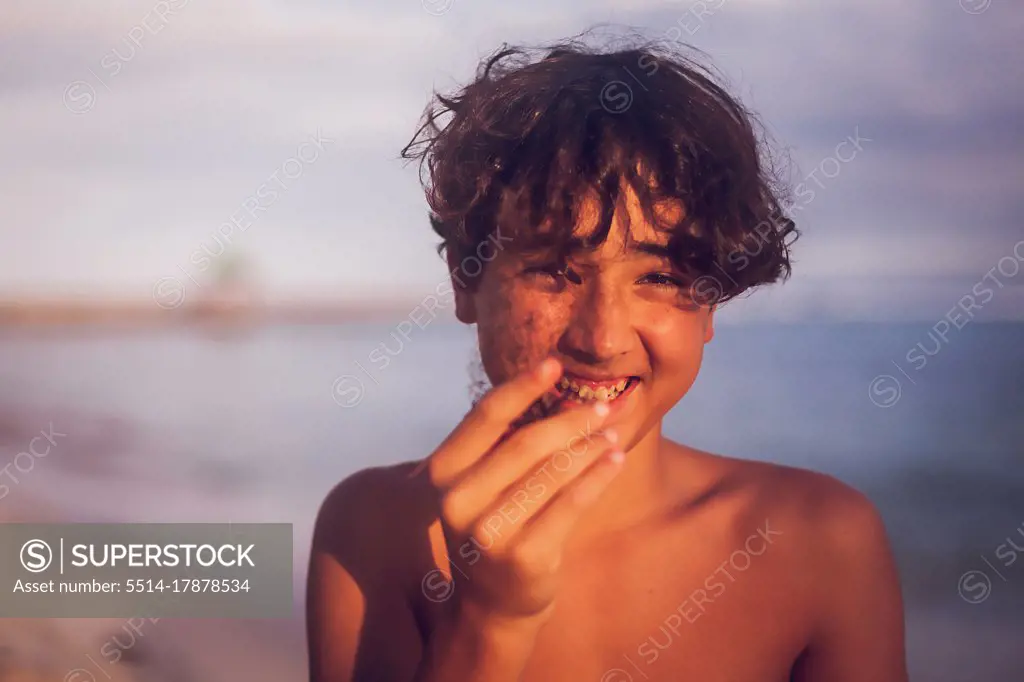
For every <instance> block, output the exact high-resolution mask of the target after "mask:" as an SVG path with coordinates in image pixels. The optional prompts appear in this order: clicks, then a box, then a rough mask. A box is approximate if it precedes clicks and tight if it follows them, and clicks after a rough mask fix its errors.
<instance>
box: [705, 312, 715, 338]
mask: <svg viewBox="0 0 1024 682" xmlns="http://www.w3.org/2000/svg"><path fill="white" fill-rule="evenodd" d="M716 308H717V306H711V307H710V308H709V309H708V316H707V317H706V318H705V319H704V343H709V342H710V341H711V339H713V338H715V309H716Z"/></svg>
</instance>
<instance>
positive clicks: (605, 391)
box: [556, 377, 629, 402]
mask: <svg viewBox="0 0 1024 682" xmlns="http://www.w3.org/2000/svg"><path fill="white" fill-rule="evenodd" d="M556 385H557V386H558V388H559V389H560V390H562V391H565V392H566V397H567V398H569V399H570V400H575V401H576V402H592V401H595V400H600V401H603V402H610V401H612V400H615V398H617V397H619V394H620V393H622V392H623V391H624V390H625V389H626V386H628V385H629V379H622V380H621V381H619V383H617V384H615V385H614V386H600V387H598V388H591V387H590V386H580V385H579V384H577V383H576V382H574V381H570V380H569V379H566V378H565V377H562V378H561V379H559V380H558V383H557V384H556Z"/></svg>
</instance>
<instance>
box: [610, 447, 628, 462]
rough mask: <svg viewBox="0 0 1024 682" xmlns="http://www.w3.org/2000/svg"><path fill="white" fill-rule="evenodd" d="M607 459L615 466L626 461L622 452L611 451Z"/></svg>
mask: <svg viewBox="0 0 1024 682" xmlns="http://www.w3.org/2000/svg"><path fill="white" fill-rule="evenodd" d="M608 459H610V460H611V461H613V462H615V463H616V464H622V463H623V462H624V461H626V453H624V452H623V451H622V450H613V451H612V453H611V454H610V455H608Z"/></svg>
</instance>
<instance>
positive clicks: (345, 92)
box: [0, 0, 1024, 319]
mask: <svg viewBox="0 0 1024 682" xmlns="http://www.w3.org/2000/svg"><path fill="white" fill-rule="evenodd" d="M947 5H948V6H947ZM158 8H162V9H161V10H160V11H158ZM172 9H173V11H171V10H172ZM1021 15H1022V13H1019V12H1013V11H1011V10H1010V8H1009V7H1008V6H1006V5H1005V3H1004V4H1000V3H993V4H992V6H991V7H990V8H989V9H988V10H987V11H985V12H984V13H981V14H975V15H972V14H968V13H966V12H964V11H962V10H961V9H960V7H959V5H958V4H957V3H955V2H951V3H946V4H944V5H941V6H937V5H936V4H935V3H931V2H926V1H925V0H912V1H910V2H905V3H898V4H893V3H890V2H882V1H881V0H870V1H862V2H853V1H850V2H841V3H829V4H818V5H808V4H807V3H797V2H795V1H794V0H776V1H772V2H768V1H765V0H722V1H715V2H712V1H710V0H709V1H708V2H705V3H703V4H702V3H686V2H683V3H680V2H657V1H653V0H650V1H644V2H629V3H626V2H623V1H622V0H603V2H599V3H584V2H582V1H574V2H568V3H557V4H552V3H549V2H544V3H542V2H539V1H538V0H527V1H526V2H521V3H512V4H510V3H499V2H479V1H476V0H474V1H473V2H469V1H468V0H454V1H453V2H451V1H449V0H429V1H428V0H423V1H422V2H406V1H403V2H399V1H397V0H393V1H389V2H381V3H373V4H364V5H359V6H354V5H351V4H348V5H344V6H343V5H338V4H337V3H333V2H326V1H314V0H306V1H300V0H296V1H293V2H283V1H273V0H263V1H252V0H215V1H213V0H204V1H203V2H198V1H197V0H190V1H188V2H186V0H166V3H165V4H161V3H158V2H155V1H154V2H150V1H149V0H146V1H141V0H116V1H112V2H107V3H102V4H101V5H94V4H92V3H85V2H72V3H65V2H60V1H58V0H39V1H34V0H10V1H8V2H6V3H3V4H2V5H0V59H3V61H4V63H7V64H15V65H17V66H16V67H15V68H9V69H7V70H5V71H4V73H3V74H0V126H2V128H3V130H5V132H6V133H7V134H6V135H4V136H3V138H0V158H2V159H3V161H2V162H0V204H2V205H3V206H4V207H5V209H6V210H5V221H4V223H3V225H2V226H0V238H2V240H3V243H4V248H3V249H2V250H0V297H3V296H5V295H13V294H16V293H23V292H26V291H44V290H45V291H50V292H57V293H60V292H64V293H68V292H73V293H90V292H91V293H94V294H97V295H99V294H109V293H112V292H119V293H122V294H126V295H139V296H146V295H148V292H149V290H150V288H151V287H152V284H153V282H154V281H155V280H156V279H158V278H159V277H161V276H165V275H166V274H168V271H173V270H174V268H176V267H178V265H179V264H183V263H187V262H188V258H189V254H191V253H192V252H193V251H194V250H195V249H196V248H199V245H200V244H201V243H203V241H204V240H208V239H209V237H210V235H211V234H213V233H214V232H215V231H216V230H217V229H218V228H219V226H221V225H222V224H223V223H224V222H225V221H226V220H229V216H231V215H232V212H234V211H236V210H237V209H238V207H239V206H240V205H241V204H242V202H243V201H244V200H245V199H246V197H248V196H249V195H251V194H252V193H253V192H254V191H255V188H256V187H258V186H259V185H260V183H262V182H264V181H265V180H266V179H267V177H268V176H269V175H270V174H271V173H273V172H275V169H278V168H280V166H281V164H282V163H283V162H284V161H285V160H286V159H288V158H289V157H290V156H292V155H293V154H294V153H295V150H296V148H297V146H298V145H299V144H301V143H302V141H303V140H304V139H306V138H307V137H308V136H309V135H311V134H314V133H315V132H316V131H317V130H318V129H319V130H322V131H323V133H324V134H325V135H326V136H328V137H331V138H333V139H334V140H336V143H335V147H334V148H332V149H331V152H330V153H329V154H324V155H323V157H322V158H321V159H319V160H318V161H317V162H316V163H315V164H314V165H313V166H312V167H310V168H309V169H308V171H305V172H303V174H302V175H301V177H299V178H297V179H296V181H295V183H294V184H293V186H291V187H290V188H289V190H288V192H287V193H286V194H284V195H283V196H282V197H281V198H280V199H279V200H278V201H277V202H276V203H275V204H274V205H273V206H272V207H270V208H269V209H268V210H267V211H266V212H265V213H263V214H262V215H261V216H260V220H259V222H258V223H257V224H255V225H254V226H253V227H252V228H251V229H249V230H247V231H246V232H245V233H244V234H239V235H236V244H235V246H236V247H237V248H238V249H239V250H240V251H241V252H243V253H244V254H246V255H247V256H248V257H250V258H251V259H252V260H253V261H254V262H256V263H257V264H258V265H259V267H260V271H261V272H262V273H264V275H265V278H266V281H265V284H266V286H267V288H268V289H269V290H270V291H271V292H274V291H279V292H283V293H282V295H284V292H286V293H287V294H288V295H292V294H294V293H297V292H302V291H307V292H314V291H315V292H317V293H318V295H323V294H325V293H328V292H331V291H332V290H337V291H339V292H345V293H346V294H353V295H355V294H358V293H361V292H365V295H367V296H373V295H376V294H378V293H380V292H386V293H387V295H393V294H396V293H402V292H406V293H407V294H408V295H409V296H410V297H413V298H414V297H416V296H418V295H421V294H422V293H423V292H424V291H428V290H430V289H431V288H433V287H434V286H435V285H436V283H437V280H438V278H439V277H443V276H444V270H443V267H442V265H441V263H440V261H439V260H438V259H437V257H436V255H435V253H434V250H433V246H434V243H435V238H434V235H433V233H432V232H430V230H429V228H428V226H427V225H426V223H425V219H424V214H425V206H424V204H423V201H422V196H421V194H420V190H419V187H418V183H417V177H416V171H415V168H410V167H407V166H405V165H404V164H403V163H402V162H400V161H399V160H398V159H397V154H398V150H399V149H400V148H401V147H402V145H403V144H404V143H405V142H406V141H407V140H408V138H409V136H410V135H411V134H412V132H413V130H414V128H415V126H416V123H417V121H418V119H419V116H420V114H421V112H422V109H423V107H424V105H425V104H426V103H427V100H428V98H429V96H430V94H431V92H432V91H433V90H434V89H441V90H446V89H449V88H451V87H453V86H455V85H457V84H459V83H462V82H464V81H465V80H466V79H467V78H468V77H470V76H471V75H472V73H473V71H474V69H475V68H476V65H477V61H478V60H479V59H480V58H481V57H483V56H484V55H486V54H488V53H489V52H491V51H492V50H493V49H495V48H496V47H498V45H499V44H500V43H501V42H502V41H509V42H520V41H527V42H545V41H551V40H555V39H557V38H559V37H563V36H568V35H572V34H574V33H577V32H579V31H581V30H583V29H584V28H587V27H588V26H592V25H595V24H598V23H600V22H602V21H611V22H616V23H623V24H628V25H632V26H636V27H641V28H643V29H644V32H645V33H646V34H647V35H649V36H651V37H652V38H666V37H675V36H680V38H681V39H685V40H690V41H691V42H693V43H695V44H697V45H698V46H699V47H700V48H701V49H703V50H705V51H706V52H707V53H708V55H709V56H710V57H711V58H712V59H713V60H714V63H715V64H717V65H718V66H719V67H720V68H721V70H722V71H723V73H724V74H725V75H726V77H727V78H728V80H729V82H730V84H731V85H732V88H733V90H734V91H735V92H736V93H737V94H738V95H740V96H741V97H743V99H744V101H745V102H747V103H748V105H749V106H751V107H752V108H753V109H754V110H755V111H757V112H758V113H759V114H760V116H761V118H762V120H764V121H765V123H766V124H767V126H768V129H769V131H770V133H771V134H772V136H773V137H774V138H775V139H776V140H777V141H778V143H779V144H780V145H781V147H782V148H783V149H784V150H788V153H789V154H790V156H791V158H792V160H793V162H794V164H795V165H794V177H793V180H794V182H795V183H799V182H805V183H807V182H809V180H808V174H809V173H812V172H816V173H817V175H816V176H815V178H816V180H817V181H819V182H820V183H821V184H820V186H816V187H815V189H816V192H815V197H814V199H813V201H811V202H808V203H806V205H803V206H801V211H800V213H799V216H798V222H799V223H800V225H801V228H803V229H804V230H805V235H804V237H803V238H802V240H801V242H799V243H798V244H799V246H798V250H797V254H798V257H799V262H798V263H797V266H796V268H795V272H796V275H795V277H794V280H793V282H791V283H789V284H787V285H786V286H785V287H783V288H780V289H779V290H778V292H777V293H773V294H771V295H770V298H771V300H772V301H773V302H771V303H770V304H769V302H768V297H764V296H761V297H760V298H759V299H758V300H762V301H765V302H766V303H765V306H763V307H760V308H758V310H760V311H762V312H759V313H756V314H767V315H777V316H780V319H782V318H787V317H791V316H793V315H812V314H816V313H815V312H814V311H820V310H822V309H824V308H828V310H829V311H830V312H829V315H837V316H840V317H842V315H843V314H848V315H850V316H854V317H856V316H864V315H867V314H869V313H870V314H872V315H875V314H881V313H878V311H880V310H888V311H898V312H899V313H900V314H903V313H907V310H906V308H907V307H908V306H905V305H902V304H899V305H897V304H896V303H894V299H896V298H898V297H894V296H892V295H889V294H888V293H887V292H891V291H893V290H899V287H900V286H901V284H900V282H903V283H904V285H905V286H906V299H907V300H911V299H913V300H915V301H917V300H919V299H920V301H922V302H923V301H926V300H927V299H929V297H932V304H933V306H938V305H940V304H944V303H945V300H946V298H947V297H946V293H945V290H943V291H942V292H939V291H938V289H936V288H935V285H934V282H936V281H944V279H945V281H957V282H959V281H962V280H965V281H968V282H969V281H970V278H971V277H973V276H974V273H977V272H984V270H979V269H980V268H982V267H983V266H984V267H990V264H991V262H992V258H993V257H995V254H998V253H999V252H1000V249H1004V248H1005V247H1006V245H1007V244H1012V238H1013V237H1014V235H1017V234H1020V219H1019V218H1018V216H1020V215H1021V214H1022V212H1021V209H1022V208H1024V206H1022V203H1024V201H1022V200H1021V199H1020V198H1019V187H1020V186H1021V181H1022V180H1024V166H1022V164H1021V161H1020V151H1019V150H1020V149H1021V148H1022V146H1024V145H1022V143H1024V130H1022V128H1021V127H1020V125H1019V121H1020V120H1021V119H1022V114H1024V94H1022V93H1021V91H1020V89H1019V87H1016V85H1015V83H1014V81H1013V78H1012V75H1013V71H1012V68H1011V65H1012V64H1014V63H1019V61H1021V59H1020V57H1021V56H1022V55H1021V54H1020V53H1021V47H1020V41H1019V39H1018V36H1019V34H1020V32H1021V31H1022V29H1024V16H1021ZM1015 60H1016V61H1015ZM69 88H70V89H69ZM855 131H860V134H861V135H863V136H865V137H867V138H870V140H871V141H870V142H869V143H866V144H864V148H863V151H862V152H859V153H858V154H857V156H856V158H854V159H852V160H850V161H848V162H843V163H841V164H834V163H833V162H830V161H828V160H829V159H831V158H832V157H834V156H835V154H836V147H837V145H838V144H840V143H841V142H842V141H843V140H844V139H846V138H847V137H848V136H850V135H852V134H855ZM830 164H831V165H830ZM816 169H817V170H816ZM832 169H836V170H837V171H838V172H836V173H834V174H833V173H832ZM805 196H806V195H805ZM986 264H988V265H986ZM882 280H884V281H885V282H886V286H885V287H882V288H880V287H878V286H874V285H872V283H873V282H878V281H882ZM957 286H959V285H957ZM954 288H955V287H954ZM823 292H828V295H829V296H831V297H832V298H830V299H829V300H828V301H824V302H823V301H822V300H821V297H822V296H823V295H824V293H823ZM759 296H760V294H759ZM776 300H777V301H778V303H775V302H774V301H776ZM1006 300H1010V299H1009V297H1007V299H1006ZM753 305H754V304H753V303H751V304H750V309H751V310H753V309H754V308H753ZM922 306H923V307H927V306H926V305H925V303H921V305H916V306H910V308H911V309H916V310H923V309H924V308H923V307H922ZM736 310H737V311H739V307H738V306H737V308H736ZM773 311H774V312H773ZM843 311H846V313H844V312H843ZM911 312H912V310H911ZM737 314H739V313H738V312H737ZM748 314H755V313H748Z"/></svg>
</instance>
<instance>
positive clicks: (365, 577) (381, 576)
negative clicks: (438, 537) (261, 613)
mask: <svg viewBox="0 0 1024 682" xmlns="http://www.w3.org/2000/svg"><path fill="white" fill-rule="evenodd" d="M382 478H386V474H385V473H384V471H383V470H379V469H378V470H372V469H371V470H366V471H362V472H359V473H357V474H354V475H353V476H351V477H349V478H348V479H346V480H345V481H343V482H342V483H341V484H339V485H338V486H337V487H336V488H335V489H334V490H333V491H331V493H330V495H328V497H327V499H326V500H325V501H324V503H323V505H322V506H321V508H320V511H319V513H318V515H317V520H316V526H315V529H314V532H313V542H312V551H311V555H310V562H309V573H308V581H307V585H308V587H307V595H306V631H307V640H308V653H309V674H310V678H309V679H310V681H311V682H370V681H373V682H434V681H435V680H437V681H440V680H445V681H446V682H450V681H451V680H458V681H459V682H474V681H476V680H480V681H481V682H482V681H484V680H487V681H488V682H492V681H493V682H502V681H503V680H516V679H518V677H519V673H520V671H521V669H522V666H523V664H524V663H525V661H526V659H527V658H528V656H529V652H530V650H531V649H532V646H533V641H534V637H535V635H536V629H535V628H533V627H530V626H525V627H524V626H523V625H521V624H519V623H516V624H514V625H505V624H501V623H496V622H493V620H492V619H490V618H488V617H486V616H485V615H484V614H479V615H477V614H472V613H461V614H458V617H452V618H450V619H447V620H446V621H445V622H443V623H441V624H439V627H438V629H437V631H436V632H433V633H431V636H430V640H429V641H428V642H426V643H424V642H423V641H422V638H421V636H420V632H419V628H418V627H417V625H416V620H415V617H414V616H413V613H412V611H411V609H410V605H409V601H408V598H407V595H406V591H405V589H403V588H404V585H403V584H402V580H401V579H400V577H399V576H400V570H398V569H401V568H403V567H404V566H405V565H407V563H408V556H405V557H404V561H403V560H402V559H403V557H402V556H400V553H401V551H403V550H404V551H408V549H409V548H408V546H404V545H403V540H405V541H407V538H402V537H400V535H399V534H397V533H396V532H395V529H394V528H393V527H389V526H388V524H387V523H386V519H387V518H388V517H391V518H396V517H401V516H402V515H403V514H405V513H406V510H404V509H403V508H402V505H403V499H402V496H400V495H396V494H395V491H394V490H393V489H389V488H390V487H391V486H388V485H387V484H386V482H385V481H382V480H381V479H382ZM385 507H386V511H384V509H385ZM395 550H399V551H398V552H396V551H395Z"/></svg>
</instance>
